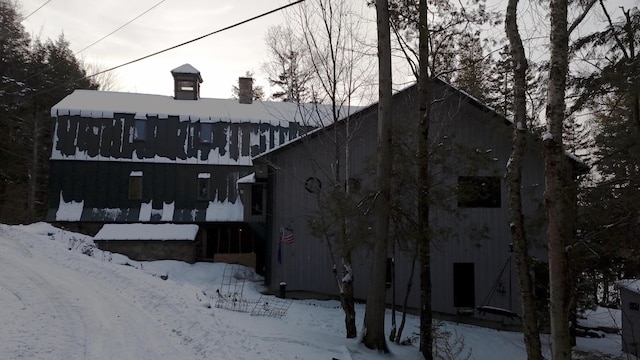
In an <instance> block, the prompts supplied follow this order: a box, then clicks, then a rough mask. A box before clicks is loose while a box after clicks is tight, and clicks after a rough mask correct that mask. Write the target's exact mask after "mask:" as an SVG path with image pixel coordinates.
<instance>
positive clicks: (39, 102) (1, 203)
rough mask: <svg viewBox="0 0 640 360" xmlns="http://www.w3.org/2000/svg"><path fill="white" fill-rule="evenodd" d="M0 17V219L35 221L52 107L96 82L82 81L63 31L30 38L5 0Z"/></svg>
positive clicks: (43, 203)
mask: <svg viewBox="0 0 640 360" xmlns="http://www.w3.org/2000/svg"><path fill="white" fill-rule="evenodd" d="M0 19H1V20H2V21H0V73H1V74H2V81H1V83H0V110H2V116H1V117H0V126H1V127H2V128H3V131H2V132H0V221H2V222H7V223H17V222H25V221H34V220H39V219H42V218H43V216H44V213H45V211H46V208H47V204H48V201H47V188H48V186H47V176H48V172H49V168H48V161H47V159H48V157H49V156H50V154H51V150H50V145H51V142H52V139H51V131H50V130H51V129H50V126H49V119H50V117H51V115H50V110H51V107H52V106H53V105H55V104H56V103H57V102H59V101H60V100H62V98H64V97H65V96H67V95H68V94H70V93H71V92H72V91H73V90H74V89H76V88H96V87H97V84H95V83H93V82H92V81H90V80H88V79H85V76H86V74H85V71H84V70H83V69H82V67H81V66H80V64H79V62H78V60H77V59H76V58H75V57H74V55H73V52H72V51H71V49H70V48H69V43H68V42H67V41H66V39H65V38H64V36H63V35H60V37H59V38H58V39H57V40H56V41H55V42H54V41H51V40H47V41H45V42H42V41H40V40H35V41H32V40H31V39H30V38H29V36H28V35H27V34H26V33H25V31H24V28H23V27H22V25H21V24H20V15H19V14H18V12H17V10H16V8H15V4H14V3H11V2H8V1H0Z"/></svg>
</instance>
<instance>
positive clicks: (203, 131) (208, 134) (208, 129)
mask: <svg viewBox="0 0 640 360" xmlns="http://www.w3.org/2000/svg"><path fill="white" fill-rule="evenodd" d="M200 142H201V143H204V144H210V143H212V142H213V125H212V124H211V123H201V124H200Z"/></svg>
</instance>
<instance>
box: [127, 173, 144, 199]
mask: <svg viewBox="0 0 640 360" xmlns="http://www.w3.org/2000/svg"><path fill="white" fill-rule="evenodd" d="M141 199H142V171H132V172H131V173H130V174H129V200H141Z"/></svg>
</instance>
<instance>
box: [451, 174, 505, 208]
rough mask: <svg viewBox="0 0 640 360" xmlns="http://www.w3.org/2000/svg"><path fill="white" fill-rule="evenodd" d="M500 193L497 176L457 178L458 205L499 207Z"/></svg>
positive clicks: (463, 206) (465, 206)
mask: <svg viewBox="0 0 640 360" xmlns="http://www.w3.org/2000/svg"><path fill="white" fill-rule="evenodd" d="M500 193H501V192H500V178H499V177H497V176H460V177H459V178H458V207H462V208H499V207H500V206H501V196H500Z"/></svg>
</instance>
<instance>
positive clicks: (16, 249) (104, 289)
mask: <svg viewBox="0 0 640 360" xmlns="http://www.w3.org/2000/svg"><path fill="white" fill-rule="evenodd" d="M32 250H33V249H29V248H28V247H27V245H25V244H24V243H23V242H20V241H18V240H16V239H14V238H12V237H8V236H6V235H5V234H4V233H3V232H0V304H2V306H1V307H0V319H2V320H3V324H2V326H1V327H0V339H2V344H3V346H0V359H188V358H193V356H192V355H189V354H188V353H185V349H184V348H183V347H182V346H180V344H179V339H178V338H177V337H176V336H174V335H173V334H171V333H170V332H167V331H166V330H163V329H161V328H159V327H158V323H157V322H156V320H154V319H153V318H152V317H151V316H149V315H148V314H147V313H146V312H145V310H143V309H142V308H141V307H139V306H137V304H135V303H131V302H130V301H127V299H125V298H124V297H123V296H122V295H121V294H119V293H118V292H114V291H113V289H112V288H111V286H109V285H104V284H102V283H101V282H100V281H99V280H96V279H95V278H91V277H90V276H87V275H86V274H83V273H81V272H78V271H77V270H72V269H69V268H65V267H64V266H62V265H59V264H55V263H53V262H51V261H47V260H45V259H42V258H41V257H40V256H38V253H37V251H32ZM67 255H69V254H67ZM105 354H108V356H106V357H105Z"/></svg>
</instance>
